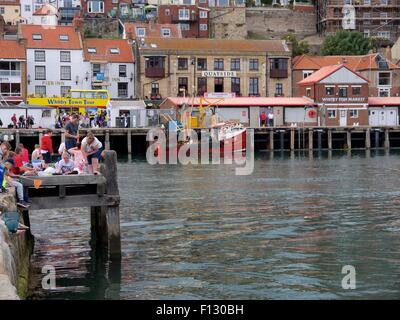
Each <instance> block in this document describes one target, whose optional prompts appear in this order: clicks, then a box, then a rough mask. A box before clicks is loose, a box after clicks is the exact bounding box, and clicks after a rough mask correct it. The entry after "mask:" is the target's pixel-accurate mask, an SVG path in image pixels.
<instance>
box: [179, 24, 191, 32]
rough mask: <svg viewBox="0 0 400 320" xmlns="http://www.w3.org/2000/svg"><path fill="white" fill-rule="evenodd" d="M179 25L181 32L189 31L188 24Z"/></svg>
mask: <svg viewBox="0 0 400 320" xmlns="http://www.w3.org/2000/svg"><path fill="white" fill-rule="evenodd" d="M179 25H180V27H181V30H183V31H187V30H190V24H189V23H180V24H179Z"/></svg>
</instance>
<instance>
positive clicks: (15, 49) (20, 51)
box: [0, 40, 26, 59]
mask: <svg viewBox="0 0 400 320" xmlns="http://www.w3.org/2000/svg"><path fill="white" fill-rule="evenodd" d="M0 48H1V50H0V58H2V59H25V58H26V55H25V49H24V47H23V46H22V45H20V44H19V43H18V41H15V40H0Z"/></svg>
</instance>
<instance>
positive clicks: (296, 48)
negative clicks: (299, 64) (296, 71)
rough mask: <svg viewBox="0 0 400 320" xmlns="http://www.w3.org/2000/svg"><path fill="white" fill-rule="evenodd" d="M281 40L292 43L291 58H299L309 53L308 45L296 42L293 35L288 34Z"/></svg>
mask: <svg viewBox="0 0 400 320" xmlns="http://www.w3.org/2000/svg"><path fill="white" fill-rule="evenodd" d="M282 39H283V40H286V41H290V42H291V43H292V56H293V57H296V56H300V55H302V54H307V53H309V52H310V45H309V44H308V42H307V41H305V40H302V41H298V40H297V38H296V36H295V35H294V34H288V35H287V36H284V37H283V38H282Z"/></svg>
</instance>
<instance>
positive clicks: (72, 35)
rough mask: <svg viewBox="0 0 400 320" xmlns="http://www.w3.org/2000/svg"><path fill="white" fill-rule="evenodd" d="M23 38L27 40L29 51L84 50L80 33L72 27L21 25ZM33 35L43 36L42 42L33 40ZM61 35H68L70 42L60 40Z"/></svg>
mask: <svg viewBox="0 0 400 320" xmlns="http://www.w3.org/2000/svg"><path fill="white" fill-rule="evenodd" d="M20 27H21V33H22V36H23V37H24V38H25V39H26V40H27V45H26V47H27V48H28V49H69V50H79V49H82V44H81V40H80V36H79V33H78V32H76V31H75V28H74V27H71V26H41V25H33V24H21V25H20ZM33 34H41V35H42V40H33V38H32V35H33ZM60 35H67V36H68V41H62V40H60Z"/></svg>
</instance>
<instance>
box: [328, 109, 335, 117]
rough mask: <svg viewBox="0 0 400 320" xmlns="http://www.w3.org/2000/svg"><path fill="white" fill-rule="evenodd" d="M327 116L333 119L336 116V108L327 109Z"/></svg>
mask: <svg viewBox="0 0 400 320" xmlns="http://www.w3.org/2000/svg"><path fill="white" fill-rule="evenodd" d="M328 118H331V119H335V118H336V110H328Z"/></svg>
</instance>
